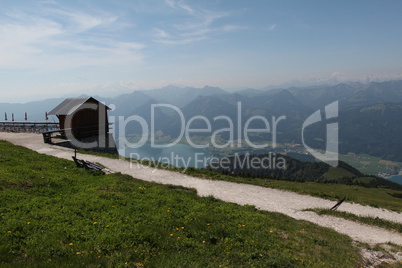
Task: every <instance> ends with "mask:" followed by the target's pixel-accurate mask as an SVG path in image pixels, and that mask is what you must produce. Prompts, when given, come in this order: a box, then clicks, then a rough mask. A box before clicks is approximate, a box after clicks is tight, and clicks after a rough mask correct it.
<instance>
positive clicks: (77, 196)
mask: <svg viewBox="0 0 402 268" xmlns="http://www.w3.org/2000/svg"><path fill="white" fill-rule="evenodd" d="M0 204H1V205H0V265H1V266H6V267H7V266H8V267H16V266H28V267H141V266H145V267H246V266H247V267H250V266H256V267H295V266H302V267H303V266H304V267H355V266H357V265H359V264H360V257H359V254H358V250H357V249H356V248H354V247H353V246H352V242H351V240H350V238H348V237H347V236H345V235H341V234H338V233H336V232H335V231H333V230H330V229H327V228H322V227H319V226H316V225H313V224H310V223H307V222H304V221H296V220H294V219H292V218H290V217H287V216H284V215H281V214H278V213H268V212H262V211H258V210H256V209H255V208H254V207H251V206H239V205H235V204H230V203H225V202H221V201H218V200H216V199H214V198H211V197H205V198H201V197H198V196H197V195H196V193H195V191H194V190H191V189H186V188H182V187H174V186H166V185H158V184H154V183H149V182H143V181H139V180H136V179H133V178H132V177H129V176H125V175H121V174H112V175H101V174H99V173H94V172H89V171H86V170H83V169H78V168H76V167H75V166H74V164H73V162H71V161H67V160H63V159H58V158H54V157H50V156H46V155H41V154H38V153H36V152H33V151H30V150H27V149H25V148H23V147H18V146H13V145H12V144H10V143H8V142H4V141H0Z"/></svg>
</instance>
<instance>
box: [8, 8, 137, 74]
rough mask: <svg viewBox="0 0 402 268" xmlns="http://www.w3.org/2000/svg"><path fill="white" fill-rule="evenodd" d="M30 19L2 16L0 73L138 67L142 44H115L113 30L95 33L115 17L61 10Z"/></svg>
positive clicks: (18, 15)
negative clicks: (7, 71)
mask: <svg viewBox="0 0 402 268" xmlns="http://www.w3.org/2000/svg"><path fill="white" fill-rule="evenodd" d="M32 14H34V15H30V13H29V12H25V13H24V12H23V11H8V12H6V13H5V15H6V16H5V17H3V19H2V20H3V23H1V24H0V38H1V39H0V55H2V56H1V57H0V69H25V70H27V69H28V70H35V71H38V72H46V71H55V70H64V69H70V68H77V67H82V66H95V65H98V66H99V65H101V66H110V65H112V64H114V65H124V64H138V63H141V62H142V59H143V57H142V54H141V50H142V49H143V48H144V45H143V44H141V43H138V42H124V41H116V40H115V38H113V37H114V36H113V34H114V33H113V31H111V32H112V34H110V35H109V36H108V35H97V34H96V33H97V31H96V29H97V28H99V27H103V28H107V27H110V28H112V29H113V25H114V23H115V22H116V21H117V20H118V16H115V15H112V14H105V13H91V14H90V13H85V12H82V11H75V10H68V9H60V8H59V9H56V8H51V9H49V8H45V9H41V11H40V12H39V13H34V12H33V13H32ZM103 30H104V29H103ZM93 31H95V32H93ZM116 39H117V38H116Z"/></svg>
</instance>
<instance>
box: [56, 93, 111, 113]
mask: <svg viewBox="0 0 402 268" xmlns="http://www.w3.org/2000/svg"><path fill="white" fill-rule="evenodd" d="M90 100H91V101H92V102H97V103H99V105H103V106H105V107H106V109H107V110H110V108H109V107H107V106H106V105H104V104H103V103H100V102H99V101H97V100H96V99H94V98H92V97H84V98H68V99H65V100H64V101H63V102H62V103H60V104H59V105H57V106H56V107H55V108H53V110H51V111H50V112H49V113H48V114H49V115H71V114H73V113H74V112H75V111H76V110H78V109H79V108H80V107H81V106H82V105H83V104H84V103H86V102H88V101H90Z"/></svg>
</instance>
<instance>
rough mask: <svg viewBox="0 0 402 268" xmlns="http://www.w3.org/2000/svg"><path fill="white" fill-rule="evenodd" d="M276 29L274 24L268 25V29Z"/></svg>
mask: <svg viewBox="0 0 402 268" xmlns="http://www.w3.org/2000/svg"><path fill="white" fill-rule="evenodd" d="M275 29H276V24H272V25H270V26H269V27H268V31H273V30H275Z"/></svg>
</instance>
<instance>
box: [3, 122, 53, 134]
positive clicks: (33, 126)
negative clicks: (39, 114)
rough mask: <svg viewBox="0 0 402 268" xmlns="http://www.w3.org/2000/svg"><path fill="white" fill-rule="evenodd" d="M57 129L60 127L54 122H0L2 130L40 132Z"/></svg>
mask: <svg viewBox="0 0 402 268" xmlns="http://www.w3.org/2000/svg"><path fill="white" fill-rule="evenodd" d="M58 129H60V124H59V123H55V122H52V123H51V122H0V131H2V132H32V133H42V132H47V131H55V130H58Z"/></svg>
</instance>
